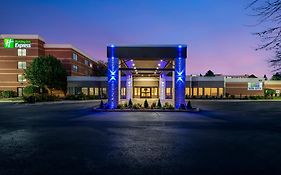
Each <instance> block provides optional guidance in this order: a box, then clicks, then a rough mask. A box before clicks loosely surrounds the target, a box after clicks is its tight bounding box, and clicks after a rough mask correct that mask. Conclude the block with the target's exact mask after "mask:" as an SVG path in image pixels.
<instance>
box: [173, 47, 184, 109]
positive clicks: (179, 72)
mask: <svg viewBox="0 0 281 175" xmlns="http://www.w3.org/2000/svg"><path fill="white" fill-rule="evenodd" d="M181 53H182V46H181V45H179V46H178V57H177V58H176V59H175V108H176V109H179V108H180V105H181V104H185V59H184V58H182V57H181Z"/></svg>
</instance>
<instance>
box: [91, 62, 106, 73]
mask: <svg viewBox="0 0 281 175" xmlns="http://www.w3.org/2000/svg"><path fill="white" fill-rule="evenodd" d="M93 71H94V76H106V75H107V63H105V62H103V61H98V62H97V64H94V65H93Z"/></svg>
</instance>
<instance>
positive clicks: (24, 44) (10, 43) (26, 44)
mask: <svg viewBox="0 0 281 175" xmlns="http://www.w3.org/2000/svg"><path fill="white" fill-rule="evenodd" d="M4 48H7V49H13V48H31V41H30V40H18V39H13V38H4Z"/></svg>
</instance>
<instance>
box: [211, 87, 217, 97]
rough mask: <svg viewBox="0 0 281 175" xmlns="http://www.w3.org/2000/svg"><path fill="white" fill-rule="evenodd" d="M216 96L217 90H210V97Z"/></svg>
mask: <svg viewBox="0 0 281 175" xmlns="http://www.w3.org/2000/svg"><path fill="white" fill-rule="evenodd" d="M217 95H218V89H217V88H211V96H217Z"/></svg>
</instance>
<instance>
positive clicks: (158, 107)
mask: <svg viewBox="0 0 281 175" xmlns="http://www.w3.org/2000/svg"><path fill="white" fill-rule="evenodd" d="M161 108H162V105H161V101H160V99H158V103H157V109H161Z"/></svg>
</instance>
